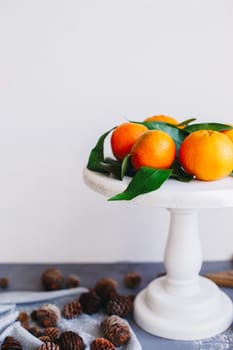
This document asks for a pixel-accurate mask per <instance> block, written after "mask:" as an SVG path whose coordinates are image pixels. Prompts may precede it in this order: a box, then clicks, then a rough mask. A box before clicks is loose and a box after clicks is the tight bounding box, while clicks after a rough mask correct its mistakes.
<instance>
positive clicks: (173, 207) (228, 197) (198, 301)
mask: <svg viewBox="0 0 233 350" xmlns="http://www.w3.org/2000/svg"><path fill="white" fill-rule="evenodd" d="M84 181H85V183H86V184H87V185H88V186H89V187H90V188H91V189H93V190H94V191H96V192H99V193H100V194H102V195H104V196H106V197H111V196H113V195H115V194H117V193H119V192H122V191H123V190H124V189H125V188H126V186H127V183H128V182H129V181H130V179H127V178H125V179H124V180H123V181H119V180H115V179H113V178H110V177H108V176H106V175H104V174H99V173H95V172H92V171H89V170H87V169H85V170H84ZM133 201H134V202H135V203H138V204H141V205H149V206H154V207H163V208H167V209H169V211H170V216H171V219H170V227H169V234H168V240H167V245H166V250H165V258H164V264H165V268H166V272H167V273H166V276H163V277H160V278H156V279H155V280H154V281H152V282H151V283H150V284H149V285H148V286H147V287H146V288H145V289H144V290H143V291H141V292H140V293H139V294H138V295H137V297H136V299H135V306H134V318H135V321H136V322H137V324H138V325H139V326H140V327H141V328H143V329H144V330H146V331H147V332H149V333H152V334H154V335H158V336H161V337H164V338H170V339H177V340H197V339H203V338H208V337H211V336H214V335H216V334H219V333H221V332H223V331H224V330H225V329H227V328H228V327H229V326H230V325H231V323H232V320H233V305H232V301H231V300H230V299H229V297H228V296H227V295H226V294H225V293H223V292H222V291H221V290H220V289H219V288H218V287H217V285H216V284H215V283H213V282H212V281H210V280H208V279H207V278H204V277H200V276H199V272H200V269H201V266H202V254H201V245H200V240H199V233H198V210H200V209H203V208H221V207H233V178H230V177H228V178H225V179H222V180H218V181H214V182H201V181H191V182H189V183H182V182H178V181H175V180H168V181H167V182H166V183H165V184H163V186H162V187H161V188H160V189H158V190H157V191H154V192H151V193H148V194H145V195H141V196H138V197H136V198H135V199H133ZM210 229H211V228H210Z"/></svg>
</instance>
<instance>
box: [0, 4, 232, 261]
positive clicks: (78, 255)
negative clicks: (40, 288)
mask: <svg viewBox="0 0 233 350" xmlns="http://www.w3.org/2000/svg"><path fill="white" fill-rule="evenodd" d="M232 18H233V2H232V1H231V0H222V1H217V0H205V1H202V0H195V1H194V0H193V1H192V0H191V1H186V0H161V1H159V0H117V1H113V0H99V1H95V0H40V1H30V0H20V1H18V0H1V2H0V235H1V254H0V261H1V262H8V261H10V262H13V261H52V262H58V261H67V262H73V261H74V262H76V261H77V262H80V261H119V260H128V261H131V260H136V261H159V260H162V259H163V253H164V245H165V241H166V235H167V228H168V218H169V217H168V213H167V212H166V210H163V209H152V208H145V207H138V206H135V205H132V203H122V202H121V203H109V202H107V201H106V199H105V198H102V197H101V196H99V195H97V194H96V193H94V192H92V191H91V190H90V189H88V188H87V187H86V186H85V185H84V183H83V180H82V169H83V167H84V166H85V163H86V161H87V158H88V154H89V151H90V149H91V148H92V147H93V146H94V144H95V142H96V140H97V138H98V137H99V136H100V134H102V133H103V132H104V131H105V130H108V129H109V128H111V127H112V126H115V125H117V124H120V123H122V122H123V121H124V120H125V118H133V119H134V120H142V119H144V118H145V117H148V116H151V115H154V114H159V113H164V114H168V115H171V116H173V117H176V118H178V119H179V120H183V119H185V118H187V117H196V118H197V119H198V121H219V122H231V123H232V122H233V98H232V93H233V45H232V35H233V21H232ZM232 214H233V209H224V210H223V209H222V210H217V209H216V210H214V211H209V210H206V211H204V212H203V213H201V214H200V231H201V240H202V245H203V255H204V259H205V260H210V259H228V258H231V256H232V250H233V235H232V234H233V232H232Z"/></svg>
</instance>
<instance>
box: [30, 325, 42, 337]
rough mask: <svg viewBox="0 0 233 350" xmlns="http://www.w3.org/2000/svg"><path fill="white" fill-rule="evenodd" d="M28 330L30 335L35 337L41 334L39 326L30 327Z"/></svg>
mask: <svg viewBox="0 0 233 350" xmlns="http://www.w3.org/2000/svg"><path fill="white" fill-rule="evenodd" d="M28 331H29V332H30V333H31V334H32V335H34V337H37V338H39V337H41V336H42V335H43V332H42V330H41V329H40V328H38V327H30V328H29V329H28Z"/></svg>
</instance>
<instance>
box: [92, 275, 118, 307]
mask: <svg viewBox="0 0 233 350" xmlns="http://www.w3.org/2000/svg"><path fill="white" fill-rule="evenodd" d="M94 289H95V292H96V293H97V294H98V295H99V297H100V298H101V300H102V302H103V303H106V302H107V301H108V300H109V299H111V298H112V297H113V296H116V295H117V290H116V289H117V282H116V281H115V280H114V279H112V278H101V279H100V280H98V281H97V282H96V284H95V286H94Z"/></svg>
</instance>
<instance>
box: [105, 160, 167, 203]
mask: <svg viewBox="0 0 233 350" xmlns="http://www.w3.org/2000/svg"><path fill="white" fill-rule="evenodd" d="M171 174H172V170H171V169H152V168H148V167H142V168H140V169H139V170H138V171H137V172H136V174H135V175H134V177H133V178H132V180H131V182H130V183H129V185H128V187H127V188H126V190H125V191H124V192H121V193H119V194H117V195H116V196H114V197H111V198H110V199H109V201H117V200H130V199H133V198H135V197H137V196H138V195H140V194H143V193H148V192H151V191H154V190H157V189H158V188H159V187H160V186H161V185H162V184H163V183H164V182H165V181H166V180H167V179H168V178H169V176H170V175H171Z"/></svg>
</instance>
